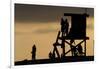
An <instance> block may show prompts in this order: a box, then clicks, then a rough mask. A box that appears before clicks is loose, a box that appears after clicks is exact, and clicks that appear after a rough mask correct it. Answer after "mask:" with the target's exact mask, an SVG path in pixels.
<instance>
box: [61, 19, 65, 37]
mask: <svg viewBox="0 0 100 69" xmlns="http://www.w3.org/2000/svg"><path fill="white" fill-rule="evenodd" d="M64 30H65V22H64V19H63V18H61V32H62V35H64Z"/></svg>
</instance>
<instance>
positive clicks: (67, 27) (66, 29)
mask: <svg viewBox="0 0 100 69" xmlns="http://www.w3.org/2000/svg"><path fill="white" fill-rule="evenodd" d="M68 29H69V23H68V20H67V19H66V20H65V33H66V36H67V34H68Z"/></svg>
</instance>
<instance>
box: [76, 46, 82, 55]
mask: <svg viewBox="0 0 100 69" xmlns="http://www.w3.org/2000/svg"><path fill="white" fill-rule="evenodd" d="M77 50H78V52H79V55H80V56H82V55H83V49H82V46H81V44H79V45H78V47H77Z"/></svg>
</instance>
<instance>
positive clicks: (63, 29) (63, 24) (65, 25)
mask: <svg viewBox="0 0 100 69" xmlns="http://www.w3.org/2000/svg"><path fill="white" fill-rule="evenodd" d="M68 28H69V23H68V21H67V19H66V20H64V19H63V18H61V32H62V35H63V36H67V34H68Z"/></svg>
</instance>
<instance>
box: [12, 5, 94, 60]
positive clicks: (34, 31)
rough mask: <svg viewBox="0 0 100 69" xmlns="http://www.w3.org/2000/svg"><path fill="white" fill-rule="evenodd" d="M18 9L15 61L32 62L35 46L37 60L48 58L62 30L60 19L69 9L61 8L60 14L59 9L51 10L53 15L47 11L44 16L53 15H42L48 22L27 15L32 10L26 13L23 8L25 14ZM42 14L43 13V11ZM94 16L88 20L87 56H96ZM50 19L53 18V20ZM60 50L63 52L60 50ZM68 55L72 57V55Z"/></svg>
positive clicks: (78, 10) (16, 15) (76, 10)
mask: <svg viewBox="0 0 100 69" xmlns="http://www.w3.org/2000/svg"><path fill="white" fill-rule="evenodd" d="M33 6H34V5H33ZM22 7H23V6H22ZM31 7H32V6H31ZM18 8H20V7H18ZM18 8H16V10H15V48H14V49H15V57H14V58H15V60H14V61H21V60H24V59H28V60H31V51H32V46H33V44H35V45H36V48H37V51H36V58H37V59H43V58H48V54H49V52H50V51H52V49H53V45H52V44H53V43H54V42H55V40H56V36H57V33H58V31H59V30H60V18H61V17H62V14H63V13H64V12H68V10H67V9H69V8H67V9H65V8H63V9H62V8H60V9H62V10H63V11H62V12H58V14H57V11H56V10H57V9H56V10H55V9H54V8H50V11H51V12H52V13H51V12H50V11H46V12H44V13H43V14H45V13H46V14H47V12H48V15H51V16H47V15H45V16H44V15H41V16H43V18H46V17H47V20H48V21H47V20H46V19H44V20H43V18H42V17H39V18H38V17H37V18H38V19H36V18H35V19H36V20H38V21H36V20H34V15H32V16H31V14H34V13H31V14H29V15H28V13H27V12H29V11H31V9H28V11H27V12H26V11H24V10H25V8H24V10H23V8H20V9H22V10H23V13H22V10H21V11H20V10H19V9H18ZM27 8H28V7H27ZM33 8H34V7H33ZM38 9H39V8H38ZM45 9H46V8H45ZM47 9H48V8H47ZM18 10H19V11H18ZM53 10H54V12H53ZM72 10H75V12H76V13H77V12H80V13H82V11H83V9H81V8H78V9H77V8H76V9H75V8H74V9H73V8H71V9H70V10H69V11H72ZM90 10H91V9H90ZM90 10H88V11H89V12H91V14H92V15H93V11H90ZM60 11H61V10H60ZM17 12H18V13H17ZM37 12H38V11H37ZM41 12H43V11H42V10H41ZM73 12H74V11H73ZM26 13H27V14H26ZM54 13H55V14H54ZM53 14H54V15H53ZM57 15H58V16H57ZM92 15H91V16H90V17H89V18H87V30H86V31H87V32H86V33H87V36H88V37H89V38H90V39H89V40H87V53H86V54H87V55H94V54H93V47H94V46H93V39H94V28H93V27H94V17H93V16H92ZM19 16H21V17H19ZM28 16H29V17H28ZM30 16H31V17H30ZM38 16H40V15H38ZM18 17H19V18H18ZM32 17H33V20H32ZM49 17H51V19H50V18H49ZM41 18H42V19H41ZM23 19H26V21H24V20H23ZM30 19H31V20H30ZM54 19H55V20H54ZM39 20H40V21H39ZM45 20H46V21H45ZM66 49H68V47H66ZM59 50H60V51H61V49H60V48H59ZM68 55H70V53H69V54H68Z"/></svg>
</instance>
